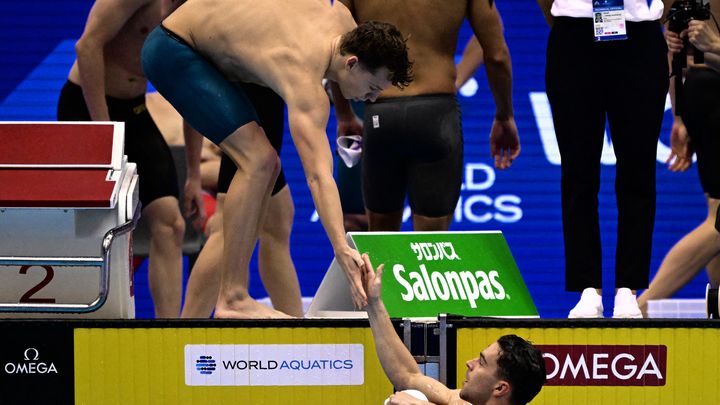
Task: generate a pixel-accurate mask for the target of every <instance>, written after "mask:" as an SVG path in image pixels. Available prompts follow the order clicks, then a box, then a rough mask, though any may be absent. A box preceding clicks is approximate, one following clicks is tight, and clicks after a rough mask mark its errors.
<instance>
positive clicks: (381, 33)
mask: <svg viewBox="0 0 720 405" xmlns="http://www.w3.org/2000/svg"><path fill="white" fill-rule="evenodd" d="M406 42H407V40H406V39H405V38H403V36H402V33H401V32H400V31H399V30H398V29H397V28H396V27H395V26H394V25H392V24H389V23H385V22H379V21H367V22H364V23H362V24H360V25H358V26H357V28H355V29H354V30H352V31H350V32H348V33H346V34H345V35H343V37H342V39H341V41H340V53H341V54H342V55H347V54H352V55H356V56H357V57H358V59H359V60H360V64H361V65H362V66H363V67H364V68H366V69H367V70H368V71H370V73H373V74H375V72H377V70H378V69H381V68H383V67H387V68H388V70H389V71H390V77H389V80H390V82H391V83H392V84H393V85H394V86H396V87H398V88H401V89H402V88H404V87H407V86H408V85H409V84H410V83H411V82H412V80H413V73H412V65H413V63H412V62H411V61H410V60H409V59H408V51H407V44H406Z"/></svg>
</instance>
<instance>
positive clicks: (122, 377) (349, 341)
mask: <svg viewBox="0 0 720 405" xmlns="http://www.w3.org/2000/svg"><path fill="white" fill-rule="evenodd" d="M186 345H212V346H213V347H210V346H208V350H209V351H211V350H212V349H214V348H217V347H220V348H223V349H224V350H226V351H227V350H230V351H232V350H234V349H237V348H238V347H240V348H246V347H251V348H254V349H258V348H259V349H260V350H261V351H262V350H263V349H272V348H273V347H279V346H273V345H293V346H292V347H291V346H282V347H286V348H287V347H290V348H293V349H296V350H297V349H298V348H302V347H304V346H312V345H327V347H330V348H331V349H332V348H333V347H335V346H342V347H345V346H352V345H362V347H361V348H360V349H361V350H362V353H363V356H362V357H363V358H362V362H361V363H362V366H363V367H364V370H361V371H362V375H361V379H362V381H361V385H284V384H289V383H291V382H290V381H288V380H286V379H280V378H277V379H275V380H273V381H269V382H268V381H264V382H263V384H277V385H264V386H257V385H255V386H253V385H245V386H190V385H187V384H186V383H187V382H188V380H187V375H189V374H188V373H196V372H198V370H200V366H196V364H195V359H188V358H187V356H186ZM217 345H223V346H217ZM334 345H335V346H334ZM316 347H321V348H322V347H323V346H316ZM353 347H354V348H356V349H357V346H353ZM195 348H197V346H195ZM200 348H202V346H201V347H200ZM267 351H268V350H265V352H267ZM299 356H300V357H302V356H303V353H299ZM306 357H307V356H306ZM236 359H237V357H236ZM357 360H358V363H360V362H359V359H357ZM320 362H321V363H317V362H315V363H314V367H316V368H317V367H321V366H322V367H326V368H332V366H331V364H332V363H329V362H327V361H324V360H320ZM243 364H245V365H246V363H243ZM256 364H257V363H256ZM281 364H282V363H281V361H278V362H276V363H272V365H273V366H274V367H276V368H280V367H281V366H280V365H281ZM286 364H290V363H286ZM297 364H303V367H309V366H308V364H310V363H308V362H305V363H292V365H293V367H294V368H295V369H297V368H299V366H297ZM348 364H349V363H348ZM225 365H226V364H225V362H223V361H218V362H217V363H216V364H215V365H214V367H216V369H213V370H212V373H215V372H216V370H217V371H218V372H219V369H221V368H223V367H224V366H225ZM335 368H336V369H337V370H339V369H341V368H342V364H341V363H337V362H336V363H335ZM285 371H287V370H285ZM296 371H297V370H296ZM334 371H335V370H329V371H328V374H325V376H326V377H327V376H328V375H330V376H331V375H332V373H333V372H334ZM225 372H226V373H231V371H227V370H225ZM271 374H272V373H271ZM299 378H300V380H302V379H303V376H302V375H300V376H299ZM320 383H322V382H320ZM355 383H357V381H356V382H355ZM251 384H252V383H251ZM390 393H392V386H391V385H390V383H389V382H388V380H387V378H386V377H385V374H384V373H383V371H382V368H381V366H380V363H379V362H378V360H377V357H376V355H375V346H374V344H373V339H372V334H371V332H370V329H369V328H328V327H324V328H315V327H310V328H303V327H292V328H290V327H281V328H273V327H267V328H115V329H104V328H86V329H83V328H77V329H75V403H76V404H106V405H110V404H138V405H139V404H153V405H155V404H172V405H175V404H212V405H218V404H263V405H273V404H277V405H280V404H282V405H287V404H335V403H342V404H343V405H351V404H358V405H360V404H363V405H364V404H381V403H382V401H383V400H384V399H385V398H387V396H388V395H389V394H390Z"/></svg>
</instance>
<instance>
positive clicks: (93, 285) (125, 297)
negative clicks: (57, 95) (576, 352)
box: [0, 122, 140, 318]
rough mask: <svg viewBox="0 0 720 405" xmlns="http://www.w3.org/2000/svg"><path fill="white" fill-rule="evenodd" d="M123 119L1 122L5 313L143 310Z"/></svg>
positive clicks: (0, 282)
mask: <svg viewBox="0 0 720 405" xmlns="http://www.w3.org/2000/svg"><path fill="white" fill-rule="evenodd" d="M124 137H125V134H124V124H123V123H115V122H62V123H60V122H2V123H0V317H2V318H19V317H22V318H29V317H42V318H48V317H61V318H71V317H83V318H134V317H135V301H134V292H133V281H132V271H131V270H132V267H131V263H132V230H133V228H134V227H135V224H136V223H137V220H138V218H139V216H140V203H139V189H138V176H137V167H136V165H135V163H131V162H128V161H127V157H126V156H124V155H123V147H124Z"/></svg>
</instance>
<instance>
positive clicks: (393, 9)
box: [341, 0, 468, 98]
mask: <svg viewBox="0 0 720 405" xmlns="http://www.w3.org/2000/svg"><path fill="white" fill-rule="evenodd" d="M341 1H342V2H343V3H344V4H346V5H347V6H348V8H350V10H351V12H352V13H353V16H354V17H355V19H356V20H357V21H358V23H360V22H364V21H368V20H378V21H387V22H391V23H393V24H395V25H396V26H397V27H398V29H400V31H401V32H402V33H403V35H404V36H405V37H408V51H409V56H410V60H412V61H413V62H414V65H413V71H414V74H415V80H414V81H413V82H412V83H411V84H410V86H409V87H407V88H406V89H404V90H402V91H401V90H398V89H396V88H390V89H388V90H386V91H385V92H383V93H382V95H381V96H380V97H381V98H385V97H397V96H411V95H417V94H429V93H454V92H455V48H456V45H457V40H458V32H459V30H460V26H461V25H462V22H463V20H464V18H465V16H466V14H467V8H468V3H467V1H466V0H452V1H448V0H393V1H388V0H341Z"/></svg>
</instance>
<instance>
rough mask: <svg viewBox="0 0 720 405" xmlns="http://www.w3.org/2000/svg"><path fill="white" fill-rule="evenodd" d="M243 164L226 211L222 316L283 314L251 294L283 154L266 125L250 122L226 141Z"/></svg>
mask: <svg viewBox="0 0 720 405" xmlns="http://www.w3.org/2000/svg"><path fill="white" fill-rule="evenodd" d="M220 148H221V149H222V150H223V152H225V153H226V154H227V155H228V156H229V157H230V158H231V159H232V160H233V161H234V162H235V164H236V165H237V167H238V170H237V172H236V173H235V177H234V178H233V180H232V182H231V183H230V187H229V189H228V193H227V196H226V197H225V206H226V207H227V209H225V210H224V213H223V219H224V220H223V237H224V245H223V260H222V272H221V282H220V293H219V295H218V301H217V305H216V307H215V317H217V318H267V317H279V316H282V315H283V314H282V313H280V312H278V311H274V310H272V309H271V308H268V307H266V306H265V305H262V304H260V303H258V302H256V301H254V300H253V299H252V298H251V297H250V296H249V295H248V290H247V285H248V265H249V263H250V257H251V255H252V252H253V249H254V247H255V242H256V241H257V238H258V232H259V229H260V223H261V219H262V218H263V217H264V214H265V211H266V208H267V203H268V199H269V197H270V192H271V191H272V187H273V184H274V183H275V178H276V177H277V175H278V173H279V170H280V163H279V158H278V156H277V153H276V152H275V150H274V149H273V148H272V146H271V145H270V143H269V142H268V140H267V137H266V136H265V134H264V132H263V130H262V128H260V127H259V126H258V125H257V123H255V122H254V121H253V122H250V123H248V124H245V125H243V126H242V127H240V128H239V129H238V130H236V131H235V132H233V133H232V134H231V135H230V136H228V137H227V138H225V140H224V141H223V142H222V143H220Z"/></svg>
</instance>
